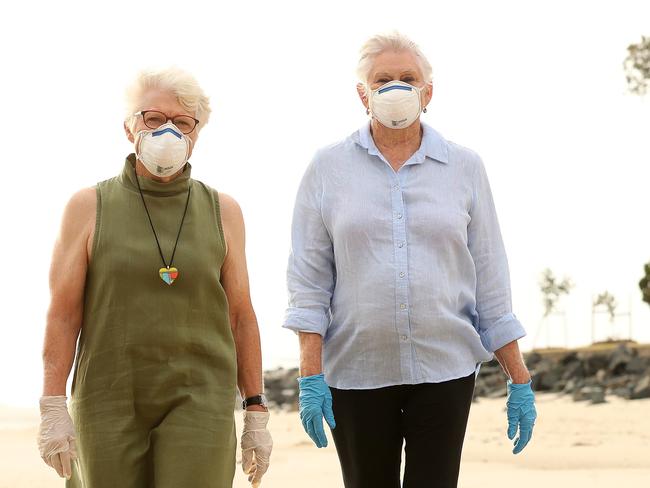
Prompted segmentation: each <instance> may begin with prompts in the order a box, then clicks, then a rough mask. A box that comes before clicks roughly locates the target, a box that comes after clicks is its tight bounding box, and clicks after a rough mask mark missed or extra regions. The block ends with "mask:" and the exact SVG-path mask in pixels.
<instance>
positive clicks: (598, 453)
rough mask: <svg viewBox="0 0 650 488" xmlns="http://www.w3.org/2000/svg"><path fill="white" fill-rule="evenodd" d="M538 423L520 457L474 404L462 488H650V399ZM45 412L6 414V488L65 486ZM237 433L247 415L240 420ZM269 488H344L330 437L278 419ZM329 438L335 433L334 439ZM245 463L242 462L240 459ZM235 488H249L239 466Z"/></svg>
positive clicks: (542, 407)
mask: <svg viewBox="0 0 650 488" xmlns="http://www.w3.org/2000/svg"><path fill="white" fill-rule="evenodd" d="M537 398H538V415H539V416H538V424H537V426H536V428H535V432H534V437H533V439H532V441H531V444H529V446H528V447H527V448H526V450H525V451H524V452H523V453H522V454H520V455H518V456H514V455H513V454H512V453H511V447H510V445H511V444H510V441H509V440H508V439H507V437H506V435H505V431H506V426H505V422H506V419H505V412H504V404H505V399H503V398H499V399H489V400H488V399H481V400H480V401H479V402H477V403H474V405H473V406H472V411H471V414H470V422H469V426H468V432H467V436H466V440H465V448H464V453H463V461H462V467H461V476H460V482H459V487H460V488H492V487H495V488H496V487H502V486H526V487H527V488H542V487H553V488H564V487H567V488H569V487H570V488H582V487H585V488H587V487H589V488H601V487H602V488H605V487H608V488H609V487H612V486H621V487H625V488H648V487H649V486H650V399H649V400H636V401H626V400H622V399H620V398H617V397H608V398H607V400H608V401H607V403H604V404H600V405H590V404H588V403H583V402H580V403H575V402H573V401H572V400H571V398H570V397H567V396H558V395H556V394H538V395H537ZM37 424H38V413H37V411H36V410H35V409H34V410H33V409H18V408H10V407H0V449H1V452H0V488H28V487H29V488H36V487H38V488H51V487H62V486H63V485H64V483H63V480H62V479H60V478H58V476H57V475H56V473H55V472H54V471H53V470H51V469H50V468H49V467H47V466H46V465H45V464H44V463H43V462H42V460H41V459H40V457H39V455H38V451H37V448H36V443H35V436H36V429H37ZM237 424H238V433H239V432H241V413H240V412H238V413H237ZM270 429H271V432H272V434H273V436H274V443H275V447H274V451H273V456H272V458H271V467H270V469H269V472H268V473H267V475H266V477H265V479H264V482H263V483H262V486H264V487H267V488H276V487H277V488H280V487H282V488H294V487H295V488H298V487H303V486H309V487H310V488H325V487H327V488H330V487H332V488H337V487H342V486H343V484H342V481H341V476H340V473H339V466H338V460H337V457H336V450H335V448H334V445H333V442H331V435H329V439H330V444H329V446H328V447H327V448H324V449H316V448H315V447H314V446H313V444H312V443H311V440H310V439H309V438H308V437H307V436H306V434H305V433H304V432H303V430H302V426H301V425H300V421H299V419H298V414H297V412H275V413H274V414H273V416H272V419H271V421H270ZM328 434H329V433H328ZM238 463H239V455H238ZM233 486H234V487H235V488H244V487H246V486H250V484H248V483H247V481H246V477H245V476H244V474H243V473H242V471H241V466H240V465H239V464H238V466H237V474H236V476H235V483H234V485H233Z"/></svg>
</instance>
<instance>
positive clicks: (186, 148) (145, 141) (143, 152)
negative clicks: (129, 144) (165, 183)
mask: <svg viewBox="0 0 650 488" xmlns="http://www.w3.org/2000/svg"><path fill="white" fill-rule="evenodd" d="M135 155H136V156H137V158H138V159H139V160H140V161H142V164H144V165H145V167H146V168H147V170H149V172H150V173H152V174H154V175H156V176H170V175H173V174H174V173H176V172H177V171H178V170H179V169H181V168H182V167H183V165H184V164H185V163H186V162H187V159H188V158H189V155H190V140H189V139H188V138H187V136H186V135H185V134H183V133H182V132H181V131H180V129H179V128H178V127H176V126H175V125H174V124H173V123H172V122H167V123H166V124H163V125H161V126H160V127H158V128H157V129H149V130H141V131H140V132H138V133H137V134H136V145H135Z"/></svg>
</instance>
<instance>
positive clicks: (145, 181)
mask: <svg viewBox="0 0 650 488" xmlns="http://www.w3.org/2000/svg"><path fill="white" fill-rule="evenodd" d="M191 174H192V165H191V164H190V163H189V162H187V163H185V166H183V171H182V172H181V173H180V174H179V175H178V176H176V178H174V179H173V180H171V181H168V182H167V183H163V182H161V181H156V180H154V179H151V178H147V177H146V176H142V175H136V173H135V154H133V153H131V154H129V155H128V156H127V157H126V160H125V161H124V168H123V169H122V173H121V174H120V175H119V177H118V178H119V180H120V182H121V183H122V184H124V185H125V186H127V187H129V188H131V189H133V190H135V191H138V183H137V182H136V180H135V179H136V177H137V178H138V181H139V182H140V188H142V193H145V194H147V195H156V196H171V195H176V194H178V193H185V192H187V190H188V188H189V186H190V181H191V178H190V176H191Z"/></svg>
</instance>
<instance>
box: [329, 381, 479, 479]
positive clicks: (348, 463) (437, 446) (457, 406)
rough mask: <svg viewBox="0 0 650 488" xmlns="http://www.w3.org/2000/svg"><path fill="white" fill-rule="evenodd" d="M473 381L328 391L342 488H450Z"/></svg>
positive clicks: (455, 468)
mask: <svg viewBox="0 0 650 488" xmlns="http://www.w3.org/2000/svg"><path fill="white" fill-rule="evenodd" d="M474 380H475V375H474V373H471V374H470V375H469V376H466V377H464V378H458V379H454V380H451V381H445V382H442V383H422V384H418V385H396V386H388V387H384V388H376V389H370V390H340V389H337V388H330V389H331V391H332V408H333V410H334V419H335V420H336V428H335V429H333V430H332V436H333V437H334V444H335V445H336V451H337V453H338V457H339V461H340V463H341V471H342V473H343V482H344V484H345V488H370V487H372V488H399V487H400V465H401V457H402V442H404V441H405V443H406V446H405V451H406V463H405V468H404V484H403V488H456V486H457V484H458V472H459V470H460V455H461V451H462V448H463V440H464V438H465V429H466V427H467V419H468V416H469V409H470V406H471V404H472V396H473V392H474Z"/></svg>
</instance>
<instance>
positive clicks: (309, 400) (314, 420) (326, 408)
mask: <svg viewBox="0 0 650 488" xmlns="http://www.w3.org/2000/svg"><path fill="white" fill-rule="evenodd" d="M298 385H299V386H300V394H299V396H298V403H299V405H300V420H302V426H303V427H304V428H305V432H307V434H309V437H311V439H312V440H313V441H314V443H316V446H317V447H327V436H326V435H325V429H323V417H325V420H326V421H327V423H328V424H329V426H330V428H332V429H333V428H334V427H336V422H334V412H333V411H332V392H331V391H330V388H329V386H327V383H325V375H323V373H320V374H315V375H312V376H301V377H299V378H298Z"/></svg>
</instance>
